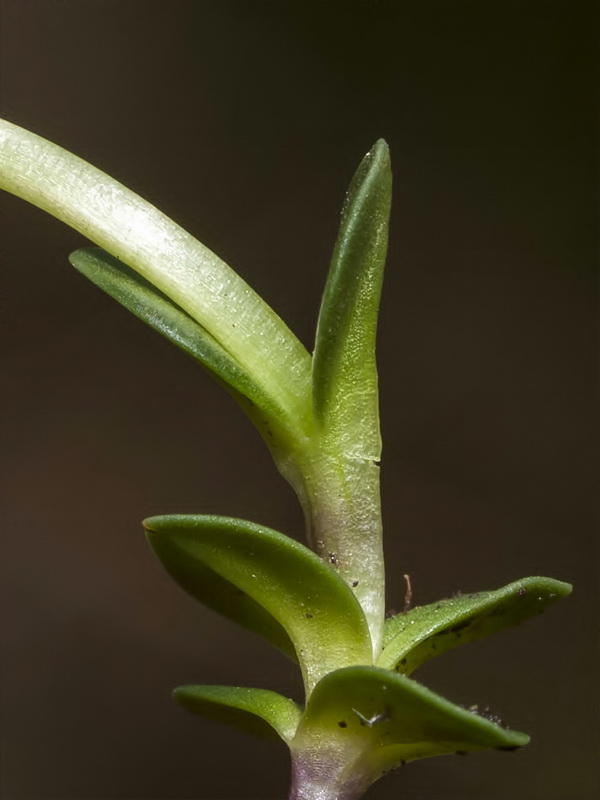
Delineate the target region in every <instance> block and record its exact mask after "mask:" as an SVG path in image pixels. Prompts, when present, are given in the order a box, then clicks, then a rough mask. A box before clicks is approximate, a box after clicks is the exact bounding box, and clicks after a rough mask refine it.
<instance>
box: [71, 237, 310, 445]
mask: <svg viewBox="0 0 600 800" xmlns="http://www.w3.org/2000/svg"><path fill="white" fill-rule="evenodd" d="M69 260H70V261H71V263H72V264H73V266H74V267H75V268H76V269H77V270H79V272H81V273H82V274H83V275H85V276H86V277H87V278H89V279H90V280H91V281H92V282H93V283H94V284H96V286H98V287H100V288H101V289H103V290H104V291H105V292H106V293H107V294H109V295H110V296H111V297H112V298H114V299H115V300H117V301H118V302H119V303H121V305H123V306H125V308H127V309H128V310H129V311H131V312H132V313H133V314H135V316H136V317H138V318H139V319H141V320H143V321H144V322H146V323H147V324H148V325H150V327H151V328H153V329H154V330H156V331H158V332H159V333H161V334H162V335H163V336H165V337H166V338H167V339H169V341H171V342H173V343H174V344H176V345H177V346H178V347H180V348H181V349H182V350H184V351H185V352H186V353H188V354H189V355H191V356H193V357H194V358H195V359H196V360H197V361H199V362H200V363H201V364H202V365H203V366H204V367H206V368H207V369H208V370H210V371H211V372H212V373H213V374H214V375H215V377H217V379H219V380H220V382H221V383H223V384H224V385H225V386H226V387H227V388H228V389H229V390H230V392H231V394H232V395H233V396H234V397H235V399H236V400H237V401H238V403H239V404H240V405H241V406H242V408H243V409H244V411H245V412H246V413H247V414H248V416H249V417H250V418H251V419H252V421H253V422H254V424H255V425H256V427H257V428H258V430H259V432H260V433H261V435H262V436H263V437H264V438H265V439H266V441H267V444H268V445H269V446H270V447H272V448H273V449H274V450H277V448H278V447H284V449H287V448H286V445H287V446H288V447H289V446H290V445H292V443H293V441H294V440H295V438H296V437H297V436H299V435H301V433H300V431H299V430H297V420H296V419H295V418H291V417H290V416H289V414H288V413H287V412H286V411H285V409H283V408H282V407H281V405H280V404H279V403H278V401H277V399H276V398H274V397H271V396H270V395H268V394H267V392H266V391H265V390H264V389H263V388H262V387H261V386H260V385H259V384H258V383H257V382H256V380H254V378H253V376H252V375H251V374H250V373H249V372H248V370H247V369H246V368H245V367H243V366H241V365H240V364H239V363H238V362H237V361H236V359H235V358H234V357H233V356H232V355H231V354H230V353H229V352H227V350H225V348H223V347H222V346H221V345H220V344H219V342H218V341H217V340H216V339H215V338H214V337H213V336H212V335H211V334H210V333H209V332H208V331H207V330H206V329H205V328H203V327H202V325H200V324H199V323H198V322H196V320H195V319H193V318H192V317H191V316H190V315H189V314H187V313H186V312H185V311H183V310H182V309H181V308H180V307H179V306H177V305H176V304H175V303H174V302H173V301H171V300H169V298H168V297H167V296H166V295H164V294H163V293H162V292H160V291H159V290H158V289H156V288H155V287H154V286H152V284H151V283H149V282H148V281H147V280H146V279H145V278H143V277H142V276H141V275H139V274H138V273H137V272H135V270H132V269H131V268H130V267H128V266H127V265H126V264H123V262H122V261H119V260H118V259H117V258H114V256H111V255H110V254H109V253H106V252H105V251H104V250H102V249H100V248H99V247H90V248H82V249H81V250H76V251H75V252H74V253H72V254H71V255H70V257H69ZM274 455H276V453H274Z"/></svg>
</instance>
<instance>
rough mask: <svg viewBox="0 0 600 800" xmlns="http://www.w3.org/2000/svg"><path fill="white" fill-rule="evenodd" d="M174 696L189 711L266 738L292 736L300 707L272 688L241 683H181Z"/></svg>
mask: <svg viewBox="0 0 600 800" xmlns="http://www.w3.org/2000/svg"><path fill="white" fill-rule="evenodd" d="M173 697H174V699H175V700H176V701H177V702H178V703H180V704H181V705H182V706H183V707H184V708H186V709H187V710H188V711H192V712H193V713H194V714H200V715H201V716H203V717H207V718H208V719H214V720H216V721H217V722H222V723H224V724H225V725H233V726H234V727H236V728H239V729H240V730H243V731H247V732H248V733H253V734H255V735H256V736H262V737H265V738H276V736H280V737H281V738H282V739H283V741H284V742H287V743H288V744H289V742H290V741H291V740H292V738H293V736H294V734H295V732H296V728H297V727H298V722H299V721H300V715H301V711H300V708H299V707H298V706H297V705H296V703H294V701H293V700H289V699H288V698H287V697H283V695H280V694H277V692H271V691H270V690H268V689H247V688H245V687H237V686H180V687H179V688H177V689H175V691H174V692H173Z"/></svg>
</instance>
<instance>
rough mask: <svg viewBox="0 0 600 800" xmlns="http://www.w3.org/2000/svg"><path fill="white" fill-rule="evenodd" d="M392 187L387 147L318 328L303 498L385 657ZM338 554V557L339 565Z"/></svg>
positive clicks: (359, 192)
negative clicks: (380, 330) (383, 498)
mask: <svg viewBox="0 0 600 800" xmlns="http://www.w3.org/2000/svg"><path fill="white" fill-rule="evenodd" d="M391 191H392V178H391V169H390V158H389V152H388V147H387V144H386V143H385V142H384V141H383V140H382V139H380V140H379V141H378V142H376V143H375V145H374V146H373V148H372V149H371V151H370V152H369V153H367V155H366V156H365V158H364V159H363V161H362V162H361V164H360V166H359V168H358V170H357V171H356V173H355V175H354V177H353V179H352V182H351V184H350V187H349V189H348V192H347V195H346V199H345V203H344V207H343V210H342V216H341V223H340V230H339V234H338V238H337V241H336V245H335V248H334V252H333V256H332V260H331V266H330V269H329V275H328V278H327V284H326V287H325V292H324V294H323V300H322V303H321V310H320V313H319V322H318V326H317V335H316V341H315V351H314V356H313V371H312V388H313V407H314V414H315V433H314V436H313V441H312V443H311V444H312V451H311V455H310V456H309V458H307V459H306V461H305V464H304V465H303V467H302V476H303V479H304V485H303V487H302V491H300V492H299V495H300V497H301V499H302V502H303V506H304V509H305V513H306V515H307V518H308V520H309V540H310V542H311V546H312V547H313V549H315V550H316V552H318V553H319V554H320V555H321V556H322V557H323V558H328V557H329V558H333V557H338V561H339V563H338V565H337V568H338V569H339V573H340V575H342V577H343V578H344V580H346V582H347V583H348V584H349V585H350V586H352V587H353V589H354V591H355V593H356V595H357V597H358V598H359V601H360V603H361V605H362V607H363V609H364V610H365V614H366V616H367V620H368V622H369V629H370V631H371V637H372V640H373V650H374V655H375V656H376V655H377V654H378V653H379V649H380V640H381V632H382V628H383V620H384V580H385V575H384V568H383V551H382V545H381V534H382V532H381V508H380V492H379V459H380V457H381V437H380V432H379V412H378V391H377V367H376V362H375V343H376V332H377V316H378V310H379V301H380V295H381V285H382V281H383V269H384V265H385V257H386V251H387V238H388V222H389V215H390V205H391ZM331 554H334V556H332V555H331Z"/></svg>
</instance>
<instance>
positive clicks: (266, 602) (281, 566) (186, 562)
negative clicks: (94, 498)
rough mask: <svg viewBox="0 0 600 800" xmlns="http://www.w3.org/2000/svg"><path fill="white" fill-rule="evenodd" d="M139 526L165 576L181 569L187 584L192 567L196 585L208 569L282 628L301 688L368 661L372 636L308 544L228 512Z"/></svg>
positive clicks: (159, 519)
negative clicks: (298, 669)
mask: <svg viewBox="0 0 600 800" xmlns="http://www.w3.org/2000/svg"><path fill="white" fill-rule="evenodd" d="M144 525H145V527H146V530H147V533H148V539H149V541H150V544H151V545H152V547H153V549H154V551H155V553H156V554H157V556H158V557H159V559H160V560H161V561H162V562H163V564H164V565H165V567H166V568H167V570H168V571H169V573H170V574H171V576H172V577H173V578H174V579H175V580H176V581H179V577H180V574H181V573H182V571H183V581H182V585H183V586H184V588H186V589H187V590H188V591H189V586H190V580H191V579H193V574H194V570H196V569H197V580H198V584H199V586H200V585H201V584H202V582H203V581H204V580H206V571H207V569H208V570H210V571H211V572H214V573H216V574H217V575H218V576H220V577H221V578H222V579H223V580H225V581H228V582H229V583H231V584H232V585H233V586H234V587H236V588H237V589H238V590H240V591H241V592H243V593H244V594H245V595H247V596H248V597H250V598H251V599H252V600H254V601H255V602H256V603H258V604H259V605H260V606H262V607H263V608H264V609H265V611H266V612H268V614H270V615H271V616H272V617H273V618H274V619H275V620H276V622H277V623H279V625H280V626H281V627H282V628H284V629H285V631H286V633H287V635H288V636H289V638H290V639H291V641H292V642H293V644H294V648H295V650H296V655H297V658H298V662H299V664H300V667H301V669H302V673H303V677H304V682H305V686H306V691H307V694H309V693H310V691H311V690H312V687H313V686H314V685H315V683H316V682H317V681H318V680H320V678H322V677H323V675H325V674H327V673H328V672H331V671H332V670H335V669H339V668H340V667H343V666H349V665H351V664H360V663H363V664H364V663H369V662H370V659H371V640H370V636H369V632H368V628H367V623H366V620H365V617H364V614H363V612H362V609H361V607H360V605H359V603H358V601H357V600H356V598H355V597H354V594H353V593H352V591H351V589H350V588H349V587H348V586H347V585H346V584H345V583H344V581H343V580H342V579H341V578H340V577H339V576H338V575H337V574H336V573H335V571H334V570H333V569H332V568H331V567H330V566H328V565H327V564H326V563H324V562H323V561H322V560H321V559H320V558H319V557H318V556H316V555H315V554H314V553H313V552H312V551H310V550H308V548H306V547H304V546H303V545H301V544H299V543H298V542H295V541H294V540H292V539H290V538H289V537H287V536H284V535H283V534H281V533H278V532H277V531H273V530H271V529H269V528H265V527H262V526H260V525H256V524H254V523H251V522H245V521H243V520H238V519H230V518H228V517H205V516H183V515H173V516H161V517H152V518H150V519H148V520H146V521H145V522H144ZM198 591H199V592H200V591H202V590H201V589H199V590H198ZM246 611H249V609H248V607H246ZM240 621H241V622H243V620H240Z"/></svg>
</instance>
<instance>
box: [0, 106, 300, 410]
mask: <svg viewBox="0 0 600 800" xmlns="http://www.w3.org/2000/svg"><path fill="white" fill-rule="evenodd" d="M0 188H4V189H6V190H7V191H9V192H12V193H13V194H16V195H17V196H18V197H22V198H23V199H24V200H27V201H28V202H30V203H33V204H34V205H36V206H38V207H39V208H42V209H43V210H44V211H47V212H48V213H50V214H52V215H54V216H55V217H57V218H58V219H61V220H62V221H63V222H65V223H67V224H68V225H70V226H71V227H73V228H75V230H77V231H80V232H81V233H82V234H83V235H84V236H86V237H87V238H88V239H90V240H91V241H93V242H94V243H95V244H97V245H100V246H101V247H103V248H104V249H105V250H107V251H108V252H110V253H112V254H113V255H115V256H117V257H118V258H120V259H122V261H124V262H125V263H126V264H128V265H129V266H130V267H132V268H133V269H135V270H136V271H137V272H139V273H140V274H141V275H143V276H144V277H145V278H147V279H148V280H149V281H150V282H151V283H152V284H153V285H154V286H156V287H157V288H158V289H160V290H161V291H162V292H164V293H165V294H166V295H167V296H168V297H170V298H171V299H172V300H173V301H174V302H175V303H176V304H177V305H178V306H180V307H181V308H182V309H184V310H185V311H186V312H187V313H188V314H189V315H190V316H191V317H193V318H194V319H196V320H198V321H199V322H200V323H201V324H202V326H203V327H205V328H206V329H207V330H208V331H210V333H211V334H212V335H213V336H214V337H215V339H216V340H218V341H219V342H220V344H221V345H222V346H223V347H224V348H225V349H226V350H227V351H228V352H229V353H231V354H232V355H234V357H235V359H236V361H237V362H238V363H239V364H242V365H244V367H245V368H246V369H247V371H248V373H249V374H252V375H253V376H254V377H255V379H256V380H257V381H258V382H259V383H260V384H261V386H263V387H264V388H265V390H267V391H268V392H269V393H270V394H276V395H277V396H278V398H280V400H281V404H282V405H283V406H284V407H285V408H287V409H288V411H289V414H290V416H293V415H295V414H296V415H297V416H298V418H299V419H300V418H303V417H304V418H306V419H309V417H310V413H311V409H310V370H311V359H310V355H309V354H308V352H307V351H306V349H305V348H304V346H303V345H302V344H301V342H300V341H299V340H298V339H297V337H296V336H294V334H293V333H292V332H291V331H290V329H289V328H288V327H287V325H285V323H284V322H283V321H282V320H281V319H280V318H279V317H278V316H277V314H276V313H275V312H274V311H273V309H272V308H270V307H269V306H268V305H267V304H266V303H265V302H264V300H262V298H260V297H259V296H258V295H257V294H256V292H254V291H253V290H252V288H251V287H250V286H248V284H247V283H246V282H245V281H243V280H242V278H241V277H240V276H239V275H237V273H236V272H234V270H232V269H231V267H229V266H228V265H227V264H225V262H224V261H222V260H221V259H220V258H219V257H218V256H217V255H215V253H213V252H211V251H210V250H209V249H208V248H207V247H206V246H205V245H203V244H202V243H201V242H199V241H198V240H197V239H195V238H194V237H193V236H191V235H190V234H189V233H187V231H184V230H183V229H182V228H181V227H180V226H179V225H177V224H176V223H175V222H173V220H171V219H169V218H168V217H167V216H166V215H165V214H163V213H161V212H160V211H159V210H158V209H157V208H154V206H152V205H151V204H150V203H148V202H146V201H145V200H143V199H142V198H141V197H139V196H138V195H136V194H135V193H134V192H132V191H131V190H129V189H127V188H126V187H125V186H123V185H122V184H120V183H119V182H118V181H116V180H114V178H111V177H109V176H108V175H106V174H105V173H103V172H101V171H100V170H99V169H97V168H95V167H93V166H92V165H91V164H88V163H86V162H85V161H84V160H83V159H81V158H78V157H77V156H75V155H73V154H72V153H69V152H68V151H66V150H64V149H63V148H61V147H58V146H57V145H55V144H52V143H51V142H49V141H47V140H45V139H43V138H42V137H40V136H36V135H35V134H33V133H31V132H30V131H27V130H25V129H23V128H20V127H19V126H17V125H13V124H11V123H10V122H7V121H6V120H0ZM309 422H310V420H309Z"/></svg>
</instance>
